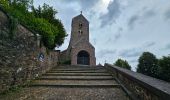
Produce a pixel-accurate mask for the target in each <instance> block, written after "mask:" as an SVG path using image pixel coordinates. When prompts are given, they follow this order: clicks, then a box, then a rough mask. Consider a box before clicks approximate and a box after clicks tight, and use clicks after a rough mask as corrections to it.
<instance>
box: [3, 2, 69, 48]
mask: <svg viewBox="0 0 170 100" xmlns="http://www.w3.org/2000/svg"><path fill="white" fill-rule="evenodd" d="M0 6H2V7H3V9H5V10H6V11H7V12H8V13H9V15H10V16H11V17H12V18H13V17H14V19H17V21H18V22H19V23H21V24H22V25H24V26H26V27H27V28H29V29H30V30H34V31H35V32H37V33H38V34H40V35H41V36H42V38H41V41H42V43H43V44H44V46H45V47H46V48H48V49H54V48H55V47H56V45H57V46H61V45H62V44H63V43H64V39H65V37H66V36H67V34H66V31H65V29H64V26H63V24H62V22H61V21H60V20H59V19H56V18H55V15H56V14H57V11H56V10H55V9H53V7H51V6H49V5H47V4H44V5H43V6H42V7H41V6H39V7H38V8H35V7H34V6H33V0H0ZM30 8H32V10H31V9H30Z"/></svg>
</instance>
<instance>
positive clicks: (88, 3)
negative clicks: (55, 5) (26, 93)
mask: <svg viewBox="0 0 170 100" xmlns="http://www.w3.org/2000/svg"><path fill="white" fill-rule="evenodd" d="M61 1H62V2H65V3H73V2H75V3H78V4H80V6H81V10H87V9H90V8H91V7H93V6H94V5H95V4H96V2H98V1H99V0H90V1H87V0H61Z"/></svg>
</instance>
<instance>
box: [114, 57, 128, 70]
mask: <svg viewBox="0 0 170 100" xmlns="http://www.w3.org/2000/svg"><path fill="white" fill-rule="evenodd" d="M114 65H115V66H118V67H122V68H126V69H129V70H131V66H130V65H129V64H128V62H127V61H126V60H122V59H118V60H117V61H116V62H115V63H114Z"/></svg>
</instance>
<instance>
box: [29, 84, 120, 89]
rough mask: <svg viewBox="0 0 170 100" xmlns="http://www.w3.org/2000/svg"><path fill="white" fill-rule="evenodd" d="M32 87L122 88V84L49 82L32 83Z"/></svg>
mask: <svg viewBox="0 0 170 100" xmlns="http://www.w3.org/2000/svg"><path fill="white" fill-rule="evenodd" d="M30 86H31V87H66V88H67V87H71V88H83V87H87V88H88V87H89V88H97V87H98V88H121V85H119V84H112V85H107V84H106V85H105V84H102V85H97V84H96V85H79V84H74V85H65V84H63V85H48V84H32V85H30Z"/></svg>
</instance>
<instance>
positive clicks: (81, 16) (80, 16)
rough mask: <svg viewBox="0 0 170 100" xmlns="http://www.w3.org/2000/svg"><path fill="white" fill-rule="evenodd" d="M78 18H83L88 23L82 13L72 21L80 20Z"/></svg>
mask: <svg viewBox="0 0 170 100" xmlns="http://www.w3.org/2000/svg"><path fill="white" fill-rule="evenodd" d="M80 18H83V19H84V20H86V21H87V22H88V23H89V21H88V20H87V19H86V18H85V17H84V16H83V14H82V13H81V14H80V15H78V16H75V17H74V18H73V20H76V19H80Z"/></svg>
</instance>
